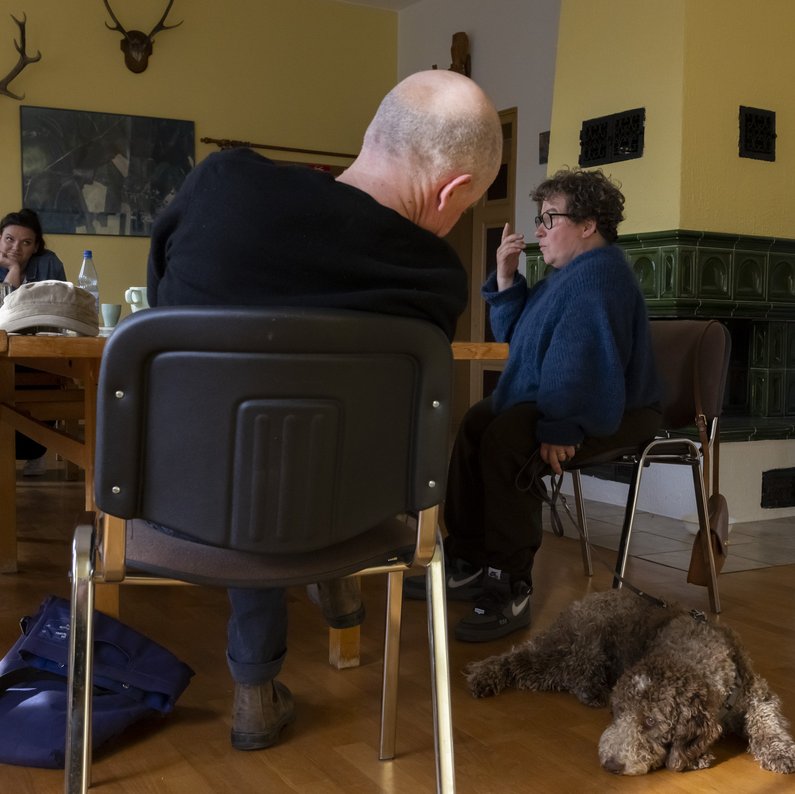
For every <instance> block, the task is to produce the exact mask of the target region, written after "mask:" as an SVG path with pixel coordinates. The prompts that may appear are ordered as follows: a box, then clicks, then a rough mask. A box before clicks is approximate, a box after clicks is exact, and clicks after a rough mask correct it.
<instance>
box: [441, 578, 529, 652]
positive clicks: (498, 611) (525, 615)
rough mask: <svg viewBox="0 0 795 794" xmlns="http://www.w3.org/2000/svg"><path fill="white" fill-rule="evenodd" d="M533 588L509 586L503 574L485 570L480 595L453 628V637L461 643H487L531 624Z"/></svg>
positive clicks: (520, 581) (520, 583) (518, 583)
mask: <svg viewBox="0 0 795 794" xmlns="http://www.w3.org/2000/svg"><path fill="white" fill-rule="evenodd" d="M531 593H532V588H531V587H530V586H529V585H528V584H527V582H524V581H522V580H519V581H516V582H514V583H511V581H510V577H509V575H508V574H507V573H505V572H504V571H500V570H498V569H496V568H487V569H486V574H485V576H484V578H483V595H482V596H481V597H480V598H479V599H478V600H477V601H476V602H475V608H474V609H473V610H472V612H471V613H470V614H469V615H467V616H466V617H465V618H462V619H461V620H460V621H459V622H458V625H457V626H456V627H455V638H456V639H457V640H462V641H463V642H488V641H489V640H496V639H499V638H500V637H504V636H505V635H506V634H510V633H511V632H514V631H518V630H519V629H523V628H525V627H526V626H529V625H530V594H531Z"/></svg>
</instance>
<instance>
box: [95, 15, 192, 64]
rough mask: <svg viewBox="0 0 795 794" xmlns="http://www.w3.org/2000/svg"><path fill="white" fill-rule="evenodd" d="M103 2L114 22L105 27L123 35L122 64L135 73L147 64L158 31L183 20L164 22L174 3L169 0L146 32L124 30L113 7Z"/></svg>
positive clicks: (171, 26)
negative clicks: (150, 28) (168, 23)
mask: <svg viewBox="0 0 795 794" xmlns="http://www.w3.org/2000/svg"><path fill="white" fill-rule="evenodd" d="M104 3H105V8H107V9H108V13H109V14H110V18H111V19H112V20H113V21H114V22H115V23H116V24H115V25H113V26H111V25H109V24H108V23H107V22H106V23H105V27H106V28H108V30H118V31H119V33H121V34H122V36H124V38H123V39H122V40H121V42H120V45H119V46H120V47H121V51H122V52H123V53H124V64H125V66H126V67H127V68H128V69H129V70H130V71H131V72H135V73H136V74H140V73H141V72H143V71H144V70H145V69H146V67H147V66H149V56H150V55H151V54H152V43H153V41H154V38H155V36H156V35H157V34H158V33H160V31H161V30H171V28H178V27H179V26H180V25H181V24H182V22H184V21H185V20H182V22H177V24H176V25H166V24H165V22H166V17H167V16H168V12H169V11H171V6H172V5H174V0H169V2H168V5H167V6H166V10H165V11H164V12H163V16H162V17H160V21H159V22H158V23H157V24H156V25H155V26H154V27H153V28H152V30H151V31H149V33H148V34H147V33H144V32H143V31H142V30H130V31H126V30H125V29H124V27H123V25H122V24H121V22H119V20H118V18H117V17H116V15H115V14H114V13H113V9H112V8H111V7H110V3H109V2H108V0H104Z"/></svg>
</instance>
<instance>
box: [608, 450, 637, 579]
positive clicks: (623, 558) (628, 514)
mask: <svg viewBox="0 0 795 794" xmlns="http://www.w3.org/2000/svg"><path fill="white" fill-rule="evenodd" d="M642 475H643V460H642V459H641V460H640V461H639V462H638V463H636V464H635V470H634V471H633V472H632V480H631V481H630V484H629V493H628V494H627V506H626V508H625V509H624V525H623V526H622V527H621V540H620V541H619V544H618V557H617V559H616V569H615V574H616V575H615V576H613V587H614V588H615V589H620V587H621V579H622V578H623V577H624V571H625V570H626V567H627V556H628V554H629V541H630V538H631V537H632V525H633V524H634V523H635V510H636V509H637V506H638V493H639V492H640V478H641V477H642Z"/></svg>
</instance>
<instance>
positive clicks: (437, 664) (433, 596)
mask: <svg viewBox="0 0 795 794" xmlns="http://www.w3.org/2000/svg"><path fill="white" fill-rule="evenodd" d="M425 576H426V588H427V593H428V644H429V647H430V650H431V688H432V694H433V719H434V730H433V735H434V745H435V749H436V790H437V792H441V793H442V794H453V792H455V758H454V753H453V715H452V705H451V698H450V660H449V656H448V650H447V598H446V593H445V584H444V551H443V549H442V537H441V534H440V533H439V532H438V531H437V535H436V549H435V551H434V553H433V558H432V559H431V562H430V564H429V565H428V569H427V571H426V574H425Z"/></svg>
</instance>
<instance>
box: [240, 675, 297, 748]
mask: <svg viewBox="0 0 795 794" xmlns="http://www.w3.org/2000/svg"><path fill="white" fill-rule="evenodd" d="M294 716H295V714H294V706H293V696H292V693H291V692H290V690H289V689H288V688H287V687H286V686H285V685H284V684H282V683H279V681H276V680H275V679H274V680H273V681H266V682H265V683H264V684H235V705H234V710H233V712H232V747H234V748H235V749H236V750H262V749H264V748H265V747H271V746H272V745H274V744H276V742H278V741H279V734H280V733H281V731H282V728H284V727H285V726H286V725H289V724H290V723H291V722H292V721H293V717H294Z"/></svg>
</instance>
